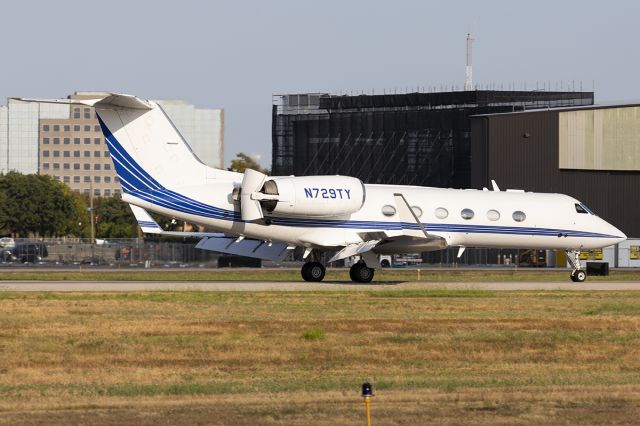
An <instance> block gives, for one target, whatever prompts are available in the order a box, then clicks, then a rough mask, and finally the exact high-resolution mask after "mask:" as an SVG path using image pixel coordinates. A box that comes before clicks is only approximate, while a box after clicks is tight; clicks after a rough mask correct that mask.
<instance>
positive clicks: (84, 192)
mask: <svg viewBox="0 0 640 426" xmlns="http://www.w3.org/2000/svg"><path fill="white" fill-rule="evenodd" d="M82 193H83V194H84V195H89V194H91V191H89V190H88V189H85V190H84V191H82Z"/></svg>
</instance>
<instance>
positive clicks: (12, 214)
mask: <svg viewBox="0 0 640 426" xmlns="http://www.w3.org/2000/svg"><path fill="white" fill-rule="evenodd" d="M89 205H90V202H89V196H88V195H81V194H78V193H76V192H73V191H72V190H71V189H70V188H69V187H68V186H67V185H65V184H63V183H61V182H59V181H57V180H55V179H53V178H52V177H51V176H47V175H36V174H21V173H16V172H9V173H7V174H5V175H0V235H12V236H15V237H20V238H27V237H38V238H39V237H42V238H46V237H62V236H70V237H79V238H89V237H90V236H91V216H90V215H91V214H93V215H94V219H95V220H96V225H95V226H96V237H97V238H131V237H135V236H137V230H136V226H137V223H136V220H135V217H134V216H133V214H132V213H131V210H130V209H129V206H128V205H127V204H126V203H123V202H122V201H121V200H120V198H119V197H117V196H116V197H95V198H94V200H93V205H94V206H93V212H92V211H90V209H89Z"/></svg>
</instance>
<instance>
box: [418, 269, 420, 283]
mask: <svg viewBox="0 0 640 426" xmlns="http://www.w3.org/2000/svg"><path fill="white" fill-rule="evenodd" d="M418 281H420V269H418Z"/></svg>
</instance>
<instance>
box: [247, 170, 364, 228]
mask: <svg viewBox="0 0 640 426" xmlns="http://www.w3.org/2000/svg"><path fill="white" fill-rule="evenodd" d="M239 200H240V212H241V215H242V219H243V220H247V221H252V220H258V219H262V218H263V217H264V212H265V211H266V212H268V213H273V214H274V215H287V216H302V217H338V216H345V215H349V214H351V213H354V212H356V211H358V210H360V208H361V207H362V205H363V204H364V200H365V190H364V185H363V184H362V182H361V181H360V179H356V178H353V177H346V176H300V177H295V176H281V177H271V178H269V177H267V176H266V175H264V174H262V173H259V172H256V171H255V170H250V169H247V170H246V171H245V174H244V179H243V180H242V186H241V188H240V196H239Z"/></svg>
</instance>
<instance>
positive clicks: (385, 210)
mask: <svg viewBox="0 0 640 426" xmlns="http://www.w3.org/2000/svg"><path fill="white" fill-rule="evenodd" d="M382 214H383V215H385V216H393V215H394V214H396V208H395V207H393V206H392V205H389V204H387V205H386V206H382Z"/></svg>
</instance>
